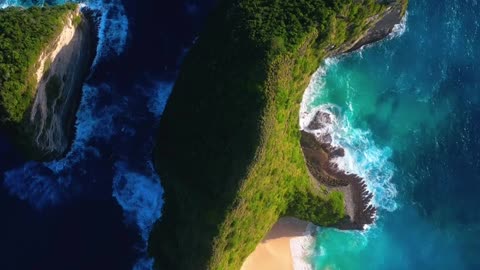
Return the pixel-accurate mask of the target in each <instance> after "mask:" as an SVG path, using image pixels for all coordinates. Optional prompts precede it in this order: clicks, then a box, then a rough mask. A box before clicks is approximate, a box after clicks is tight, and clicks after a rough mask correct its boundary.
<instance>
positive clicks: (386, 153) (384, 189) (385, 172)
mask: <svg viewBox="0 0 480 270" xmlns="http://www.w3.org/2000/svg"><path fill="white" fill-rule="evenodd" d="M407 18H408V14H406V15H405V16H404V17H403V18H402V20H401V22H400V23H399V24H397V25H395V26H394V28H393V30H392V33H390V35H389V39H392V38H397V37H400V36H402V35H403V34H404V33H405V32H406V31H407V30H408V29H407ZM370 46H372V45H370ZM356 53H358V54H361V53H362V52H361V50H360V51H358V52H356ZM338 61H339V58H338V57H335V58H327V59H325V61H324V63H323V65H322V66H321V67H320V68H319V69H318V70H317V71H316V72H315V74H314V75H313V76H312V78H311V80H310V84H309V85H308V87H307V89H306V90H305V93H304V95H303V99H302V103H301V106H300V117H299V122H300V128H301V129H302V130H304V131H307V132H309V133H312V134H314V135H315V136H316V137H317V138H320V137H322V136H325V135H329V136H330V137H331V138H332V141H331V145H332V146H334V147H338V148H343V149H344V151H345V155H344V156H342V157H337V158H335V159H333V160H332V162H333V163H334V164H335V165H336V166H337V168H338V169H340V170H342V171H344V172H345V173H347V174H355V175H358V176H360V177H361V178H363V180H364V181H365V184H366V186H367V190H368V191H369V192H370V193H372V194H373V199H372V201H371V204H373V205H374V206H375V207H376V208H382V209H384V210H387V211H394V210H395V209H396V208H397V204H396V202H395V199H394V198H395V196H396V194H397V190H396V188H395V186H394V185H393V184H392V183H391V179H392V177H393V174H394V171H395V168H394V165H393V163H391V162H390V159H391V157H392V150H391V149H390V148H389V147H384V148H380V147H378V146H377V145H376V144H375V142H374V140H373V138H372V134H371V132H370V131H369V130H361V129H359V128H355V127H354V126H353V125H352V124H351V121H350V117H349V116H351V115H353V114H354V112H353V108H352V107H351V106H348V108H346V109H345V110H342V108H340V107H339V106H336V105H335V104H322V105H316V104H315V99H316V98H317V97H319V96H321V95H322V90H323V89H324V88H325V84H326V82H325V76H326V74H327V71H328V69H329V68H332V67H334V66H335V65H337V64H338ZM319 111H321V112H323V113H325V114H326V115H328V116H329V118H330V121H329V123H324V125H322V127H321V128H319V129H316V130H309V129H308V128H307V127H308V125H309V124H310V122H311V121H312V119H313V118H314V116H315V115H316V114H317V112H319Z"/></svg>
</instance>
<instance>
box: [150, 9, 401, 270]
mask: <svg viewBox="0 0 480 270" xmlns="http://www.w3.org/2000/svg"><path fill="white" fill-rule="evenodd" d="M399 1H402V0H399ZM384 9H385V5H383V4H378V3H377V2H376V1H375V0H363V1H362V0H297V1H291V0H275V1H267V0H238V1H233V0H232V1H228V0H225V1H223V2H221V3H220V6H219V7H218V8H217V10H216V11H215V12H214V13H213V14H212V15H211V17H210V20H209V22H208V23H207V26H206V31H205V32H204V33H202V34H201V35H200V39H199V40H198V42H197V43H196V45H195V47H194V48H192V50H191V52H190V53H189V55H188V57H187V58H186V59H185V62H184V64H183V67H182V70H181V73H180V75H179V78H178V80H177V83H176V85H175V88H174V91H173V93H172V96H171V97H170V101H169V103H168V105H167V107H166V110H165V112H164V115H163V117H162V120H161V125H160V132H159V135H158V141H157V143H158V144H157V147H156V149H155V165H156V168H157V170H158V172H159V174H160V177H161V179H162V184H163V186H164V188H165V208H164V213H163V216H162V218H161V220H160V221H159V222H158V223H157V224H156V226H155V228H154V231H153V232H152V235H151V237H150V243H149V247H150V253H151V255H152V256H154V257H155V258H156V260H155V262H156V267H158V268H159V269H195V270H196V269H205V268H208V269H240V267H241V265H242V263H243V261H244V259H245V258H246V257H247V256H248V254H250V253H251V252H252V251H253V250H254V249H255V246H256V244H257V243H259V242H260V241H261V239H262V238H263V237H264V236H265V235H266V233H267V232H268V230H269V229H270V228H271V227H272V226H273V224H274V223H275V222H276V221H277V220H278V218H279V217H281V216H284V215H289V216H294V217H298V218H300V219H305V220H310V221H313V222H315V223H316V224H319V225H326V226H328V225H333V224H335V223H337V222H339V221H340V220H341V219H342V218H343V217H344V215H345V213H344V205H343V197H342V194H341V193H335V192H334V193H328V192H327V191H326V190H325V189H323V188H322V187H319V186H318V185H316V184H315V183H313V182H312V180H311V179H310V177H309V174H308V171H307V167H306V165H305V161H304V158H303V154H302V152H301V148H300V132H299V126H298V121H299V120H298V112H299V104H300V102H301V99H302V95H303V92H304V90H305V88H306V86H307V85H308V82H309V78H310V76H311V74H312V73H313V72H314V71H315V70H316V69H317V68H318V66H319V64H320V62H321V60H322V59H323V58H324V57H325V56H327V55H330V54H332V53H334V52H335V51H336V52H338V51H342V48H344V49H347V48H348V46H349V44H351V42H352V41H353V40H356V39H357V38H358V37H359V36H360V35H361V34H362V33H364V32H365V31H366V30H367V29H368V27H369V26H370V25H369V24H372V23H373V21H372V20H369V18H370V17H372V16H373V15H375V14H379V13H381V12H382V11H383V10H384Z"/></svg>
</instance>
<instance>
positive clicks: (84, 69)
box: [25, 9, 95, 159]
mask: <svg viewBox="0 0 480 270" xmlns="http://www.w3.org/2000/svg"><path fill="white" fill-rule="evenodd" d="M94 40H95V35H94V27H93V25H92V23H91V22H90V21H89V20H88V19H87V18H86V16H84V14H82V13H81V12H80V9H77V10H76V11H75V12H72V13H71V14H69V15H68V17H67V19H66V21H65V26H64V28H63V30H62V32H61V33H60V34H59V36H58V37H57V38H56V40H55V41H54V42H52V43H51V46H50V47H49V48H46V49H45V50H44V52H43V53H42V54H41V56H40V59H39V61H38V63H37V71H36V73H35V75H36V78H37V82H38V85H37V92H36V96H35V101H34V103H33V105H32V108H31V111H30V115H29V117H28V119H26V120H25V121H26V123H25V125H26V126H27V129H28V130H29V133H30V134H31V137H32V138H31V139H32V142H31V143H32V146H33V148H34V149H32V150H33V152H34V155H35V158H39V159H51V158H56V157H59V156H60V155H62V154H63V153H65V152H66V151H67V149H68V147H69V144H70V141H71V137H72V135H73V129H74V122H75V112H76V109H77V107H78V104H79V100H80V96H81V87H82V84H83V81H84V79H85V78H86V76H87V75H88V72H89V70H90V66H91V64H92V60H93V57H94V55H95V46H94V45H95V44H94V43H95V41H94Z"/></svg>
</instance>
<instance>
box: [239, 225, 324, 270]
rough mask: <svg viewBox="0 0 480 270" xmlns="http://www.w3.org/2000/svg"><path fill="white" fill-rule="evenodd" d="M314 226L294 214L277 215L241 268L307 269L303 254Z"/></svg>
mask: <svg viewBox="0 0 480 270" xmlns="http://www.w3.org/2000/svg"><path fill="white" fill-rule="evenodd" d="M314 231H315V225H313V224H312V223H310V222H307V221H303V220H300V219H297V218H293V217H282V218H280V219H279V220H278V221H277V222H276V223H275V224H274V225H273V227H272V228H271V229H270V231H269V232H268V234H267V235H266V236H265V238H264V239H263V240H262V241H261V242H260V243H259V244H258V245H257V247H256V248H255V251H253V252H252V253H251V254H250V255H249V256H248V257H247V259H246V260H245V261H244V263H243V265H242V267H241V270H258V269H262V270H310V269H312V268H311V266H310V264H308V262H307V260H306V257H308V255H309V252H310V250H311V245H312V244H313V243H314V239H315V238H314V236H313V233H314Z"/></svg>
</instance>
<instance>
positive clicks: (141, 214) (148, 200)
mask: <svg viewBox="0 0 480 270" xmlns="http://www.w3.org/2000/svg"><path fill="white" fill-rule="evenodd" d="M115 171H116V172H115V176H114V178H113V184H112V185H113V197H114V198H115V199H116V200H117V202H118V204H119V205H120V206H121V207H122V209H123V211H124V214H125V218H126V222H127V223H128V224H134V225H136V226H137V227H138V229H139V231H140V235H141V236H142V239H143V240H144V241H147V240H148V236H149V234H150V231H151V229H152V226H153V224H154V223H155V221H157V219H159V218H160V215H161V209H162V206H163V198H162V195H163V188H162V186H161V185H160V179H159V177H158V176H157V175H156V173H155V171H154V169H153V165H152V164H151V163H150V162H149V163H148V164H147V168H146V169H145V170H144V171H138V170H133V169H130V168H129V167H128V165H127V163H126V162H125V161H118V162H116V163H115Z"/></svg>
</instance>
